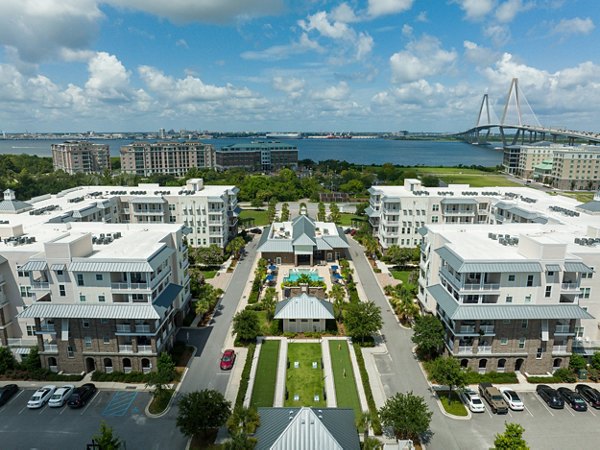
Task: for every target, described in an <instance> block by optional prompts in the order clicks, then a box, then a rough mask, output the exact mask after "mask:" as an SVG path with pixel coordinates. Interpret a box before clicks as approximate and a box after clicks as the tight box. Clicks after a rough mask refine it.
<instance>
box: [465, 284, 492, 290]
mask: <svg viewBox="0 0 600 450" xmlns="http://www.w3.org/2000/svg"><path fill="white" fill-rule="evenodd" d="M462 289H463V290H465V291H497V290H499V289H500V284H499V283H485V284H479V283H475V284H471V283H467V284H464V285H463V287H462Z"/></svg>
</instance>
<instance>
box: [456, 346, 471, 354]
mask: <svg viewBox="0 0 600 450" xmlns="http://www.w3.org/2000/svg"><path fill="white" fill-rule="evenodd" d="M458 354H459V355H472V354H473V346H472V345H459V346H458Z"/></svg>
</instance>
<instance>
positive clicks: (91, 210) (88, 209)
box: [72, 205, 101, 219]
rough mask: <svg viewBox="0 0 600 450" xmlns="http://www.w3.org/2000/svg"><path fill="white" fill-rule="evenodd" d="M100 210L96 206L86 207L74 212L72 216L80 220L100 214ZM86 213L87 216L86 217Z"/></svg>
mask: <svg viewBox="0 0 600 450" xmlns="http://www.w3.org/2000/svg"><path fill="white" fill-rule="evenodd" d="M100 211H101V210H100V208H98V207H96V205H90V206H86V207H85V208H81V209H78V210H75V211H73V214H72V216H73V217H77V218H78V219H80V218H82V217H85V216H89V215H91V214H94V213H97V212H100ZM84 213H85V215H84Z"/></svg>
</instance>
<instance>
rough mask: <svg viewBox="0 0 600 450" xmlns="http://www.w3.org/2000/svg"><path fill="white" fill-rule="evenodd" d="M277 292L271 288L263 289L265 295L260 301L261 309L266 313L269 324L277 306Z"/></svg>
mask: <svg viewBox="0 0 600 450" xmlns="http://www.w3.org/2000/svg"><path fill="white" fill-rule="evenodd" d="M276 295H277V291H276V290H275V288H273V287H268V288H267V289H265V295H264V297H263V299H262V300H261V303H262V307H263V309H264V310H265V311H266V312H267V320H268V321H269V322H270V321H271V320H273V316H274V315H275V307H276V306H277V297H276Z"/></svg>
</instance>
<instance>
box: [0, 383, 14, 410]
mask: <svg viewBox="0 0 600 450" xmlns="http://www.w3.org/2000/svg"><path fill="white" fill-rule="evenodd" d="M17 392H19V386H17V385H16V384H7V385H6V386H2V387H1V388H0V406H2V405H5V404H6V402H8V401H9V400H10V399H11V398H12V396H13V395H15V394H16V393H17Z"/></svg>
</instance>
